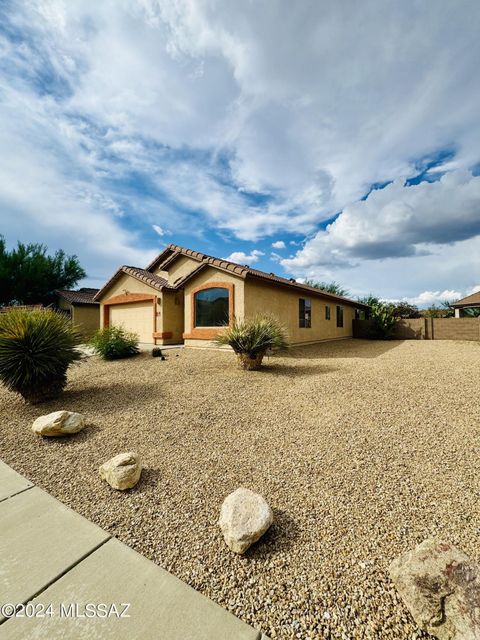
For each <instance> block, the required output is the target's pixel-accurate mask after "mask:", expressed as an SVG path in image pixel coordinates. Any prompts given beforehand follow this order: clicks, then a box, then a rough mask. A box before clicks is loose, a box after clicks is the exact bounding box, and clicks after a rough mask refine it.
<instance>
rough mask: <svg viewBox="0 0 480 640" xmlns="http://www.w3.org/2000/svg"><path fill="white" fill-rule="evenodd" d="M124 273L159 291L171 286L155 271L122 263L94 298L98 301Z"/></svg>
mask: <svg viewBox="0 0 480 640" xmlns="http://www.w3.org/2000/svg"><path fill="white" fill-rule="evenodd" d="M124 273H125V274H127V275H129V276H132V277H133V278H136V279H137V280H140V281H141V282H145V284H148V285H149V286H151V287H153V288H154V289H158V290H159V291H161V290H162V289H170V288H171V287H170V286H169V284H168V282H167V280H165V278H161V277H160V276H157V275H156V274H155V273H151V272H150V271H147V270H146V269H141V268H140V267H131V266H129V265H125V264H124V265H123V266H122V267H120V268H119V269H117V271H115V273H114V274H113V276H112V277H111V278H110V280H108V282H106V283H105V284H104V285H103V287H102V288H101V289H100V290H99V291H98V292H97V294H96V295H95V300H96V301H98V300H99V299H100V298H101V297H102V295H103V293H104V292H105V291H106V290H107V289H108V288H109V287H111V285H112V284H114V283H115V282H116V281H117V280H118V279H119V278H120V277H121V276H122V275H123V274H124Z"/></svg>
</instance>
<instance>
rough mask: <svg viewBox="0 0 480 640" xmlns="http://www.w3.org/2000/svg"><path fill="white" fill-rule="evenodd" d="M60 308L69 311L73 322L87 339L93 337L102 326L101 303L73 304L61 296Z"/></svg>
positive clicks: (59, 299) (59, 300)
mask: <svg viewBox="0 0 480 640" xmlns="http://www.w3.org/2000/svg"><path fill="white" fill-rule="evenodd" d="M58 308H59V309H62V310H64V311H69V313H70V319H71V320H72V324H74V325H76V326H77V327H78V330H79V331H80V333H81V334H82V335H83V336H84V337H85V338H86V339H88V338H91V337H92V335H93V333H94V332H95V331H96V330H97V329H98V328H99V327H100V305H89V304H85V305H72V304H70V302H67V301H66V300H64V299H63V298H60V297H59V298H58Z"/></svg>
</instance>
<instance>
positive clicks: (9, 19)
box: [0, 0, 480, 305]
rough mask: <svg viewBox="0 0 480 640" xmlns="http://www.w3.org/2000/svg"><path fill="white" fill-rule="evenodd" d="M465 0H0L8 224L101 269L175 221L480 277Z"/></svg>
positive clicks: (431, 276) (445, 287) (422, 285)
mask: <svg viewBox="0 0 480 640" xmlns="http://www.w3.org/2000/svg"><path fill="white" fill-rule="evenodd" d="M479 30H480V4H479V3H478V2H477V1H476V0H455V1H454V2H452V1H451V0H435V1H433V0H432V1H425V0H421V1H420V0H418V1H414V0H405V1H404V2H397V1H396V0H395V1H393V0H375V1H371V0H363V1H362V2H358V1H357V0H343V1H342V2H326V1H319V0H312V1H308V0H301V1H300V2H295V3H292V2H289V1H288V0H283V1H281V0H264V1H261V0H257V1H254V0H245V2H238V1H237V0H221V1H220V0H219V1H218V2H217V1H214V0H209V1H201V0H164V1H162V0H64V1H62V0H37V1H33V0H2V2H0V220H1V225H0V232H1V233H2V234H4V235H5V236H6V237H7V241H8V243H9V244H10V245H11V244H14V243H15V242H16V241H17V240H22V241H36V242H44V243H45V244H47V245H48V247H49V248H50V249H51V250H54V249H57V248H59V247H62V248H64V249H66V250H67V251H68V252H71V253H76V254H77V255H78V256H79V258H80V260H81V262H82V264H83V265H84V266H85V268H86V270H87V271H88V276H89V277H88V279H87V280H86V281H85V282H84V283H83V284H90V285H92V286H100V285H101V284H102V282H103V281H105V279H107V278H108V277H109V276H110V275H111V273H112V271H113V270H114V269H115V268H116V267H117V266H118V265H120V264H134V265H138V266H144V265H146V264H147V263H148V262H149V261H150V260H151V258H152V257H153V256H154V255H155V254H156V253H158V252H159V251H160V250H161V249H162V247H163V246H164V245H165V244H166V243H169V242H175V243H176V244H181V245H184V246H188V247H191V248H193V249H197V250H200V251H204V252H206V253H210V254H213V255H216V256H219V257H230V256H231V259H233V260H235V261H238V262H240V263H242V264H250V265H255V266H256V267H258V268H261V269H264V270H266V271H275V272H276V273H279V274H284V275H289V276H291V275H294V276H296V277H299V278H302V277H303V278H305V277H309V278H316V279H321V280H332V279H335V280H337V281H338V282H340V283H342V284H343V285H344V286H346V287H347V288H348V289H349V290H350V292H351V294H352V295H354V296H357V295H360V296H361V295H365V294H368V293H369V292H374V293H376V294H378V295H380V296H382V297H385V298H390V299H399V298H408V299H410V300H412V301H414V302H418V303H420V304H421V305H425V304H429V303H431V302H435V301H438V300H442V299H445V298H452V297H459V296H461V295H465V294H467V293H470V292H471V291H472V289H478V288H480V117H479V114H480V73H479V70H478V67H479V61H480V38H479V37H478V34H479Z"/></svg>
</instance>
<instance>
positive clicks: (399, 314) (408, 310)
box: [394, 300, 420, 320]
mask: <svg viewBox="0 0 480 640" xmlns="http://www.w3.org/2000/svg"><path fill="white" fill-rule="evenodd" d="M394 314H395V317H396V318H401V319H402V320H407V319H408V318H420V311H419V310H418V307H417V306H416V305H414V304H410V303H408V302H406V301H405V300H401V301H400V302H397V303H395V305H394Z"/></svg>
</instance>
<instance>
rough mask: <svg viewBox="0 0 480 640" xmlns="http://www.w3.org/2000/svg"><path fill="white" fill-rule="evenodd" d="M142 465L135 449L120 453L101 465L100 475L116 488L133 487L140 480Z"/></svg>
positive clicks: (122, 489)
mask: <svg viewBox="0 0 480 640" xmlns="http://www.w3.org/2000/svg"><path fill="white" fill-rule="evenodd" d="M141 473H142V465H141V463H140V458H139V456H138V455H137V454H136V453H134V452H133V451H129V452H127V453H119V454H118V456H115V457H114V458H111V459H110V460H108V461H107V462H105V463H104V464H102V466H101V467H100V476H101V477H102V478H103V479H104V480H106V481H107V482H108V484H109V485H110V486H111V487H113V488H114V489H119V490H120V491H124V490H125V489H131V488H132V487H134V486H135V485H136V484H137V482H138V481H139V480H140V475H141Z"/></svg>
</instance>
